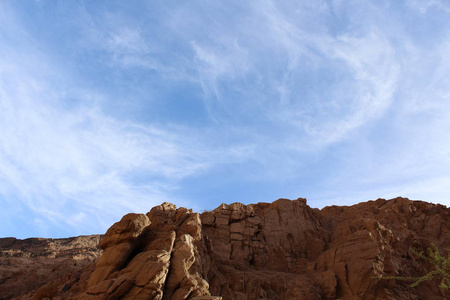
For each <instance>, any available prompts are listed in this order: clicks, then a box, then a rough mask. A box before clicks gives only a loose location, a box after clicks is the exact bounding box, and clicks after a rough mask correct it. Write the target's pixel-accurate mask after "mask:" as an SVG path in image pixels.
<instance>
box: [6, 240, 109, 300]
mask: <svg viewBox="0 0 450 300" xmlns="http://www.w3.org/2000/svg"><path fill="white" fill-rule="evenodd" d="M100 239H101V236H100V235H91V236H79V237H75V238H67V239H38V238H31V239H26V240H18V239H15V238H2V239H0V299H10V298H17V297H23V298H31V297H32V296H31V295H26V294H27V293H29V292H33V291H36V289H38V288H39V287H41V286H43V285H45V284H46V283H48V282H52V281H55V284H54V285H53V286H50V285H49V286H47V287H48V289H53V290H55V289H56V288H58V287H57V286H56V285H57V284H58V283H61V284H62V283H64V284H63V286H62V287H61V289H64V290H68V289H70V288H71V287H72V284H73V283H75V282H77V281H79V280H80V278H81V275H82V271H83V269H84V268H85V267H87V266H89V265H91V264H92V263H93V262H95V261H96V260H97V258H98V257H100V255H101V254H102V251H101V249H100V248H98V247H97V245H98V243H99V241H100ZM43 290H44V288H43Z"/></svg>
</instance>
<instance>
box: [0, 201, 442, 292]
mask: <svg viewBox="0 0 450 300" xmlns="http://www.w3.org/2000/svg"><path fill="white" fill-rule="evenodd" d="M0 241H2V240H0ZM5 243H8V242H7V241H6V240H5V241H2V242H0V246H1V247H2V248H8V249H12V248H11V247H6V246H5ZM431 243H435V244H436V245H437V246H438V247H439V248H440V249H446V248H450V209H449V208H447V207H445V206H442V205H435V204H430V203H426V202H421V201H411V200H408V199H406V198H396V199H392V200H389V201H387V200H384V199H378V200H376V201H369V202H364V203H360V204H357V205H354V206H349V207H347V206H343V207H339V206H331V207H325V208H323V209H322V210H318V209H312V208H310V207H309V206H308V205H307V204H306V200H305V199H297V200H294V201H291V200H286V199H280V200H277V201H275V202H273V203H258V204H251V205H243V204H241V203H233V204H230V205H226V204H222V205H221V206H219V207H218V208H216V209H215V210H213V211H210V212H204V213H202V214H198V213H193V212H192V210H188V209H185V208H176V207H175V206H174V205H173V204H169V203H163V204H162V205H160V206H157V207H154V208H153V209H152V210H151V211H150V212H149V213H147V214H146V215H144V214H128V215H126V216H124V217H123V218H122V220H120V221H119V222H117V223H115V224H114V225H113V226H112V227H111V228H110V229H109V230H108V231H107V232H106V234H105V235H104V237H103V238H102V239H101V241H100V243H99V246H100V247H101V248H102V249H103V251H104V252H103V254H102V256H101V257H100V258H99V259H98V260H97V261H96V263H95V264H92V265H90V266H88V267H86V268H85V269H83V270H81V271H78V272H79V273H78V276H74V275H65V277H64V276H63V277H61V276H60V277H59V278H58V274H52V275H54V276H53V277H49V278H48V283H47V284H46V285H44V286H43V287H41V288H39V289H38V290H36V291H35V292H34V293H30V294H27V295H26V296H22V298H24V299H25V298H27V297H28V298H31V297H34V299H42V298H52V297H53V298H56V297H60V298H72V299H80V300H84V299H92V300H94V299H162V300H166V299H167V300H169V299H173V300H178V299H197V300H199V299H204V300H206V299H217V300H218V299H224V300H227V299H249V300H251V299H280V300H281V299H283V300H284V299H448V298H450V294H449V293H448V292H447V294H443V293H442V292H441V291H440V289H439V288H438V284H437V283H436V282H432V281H430V282H425V283H422V284H421V285H420V286H419V287H416V288H411V287H409V286H408V283H406V282H404V281H398V280H394V279H391V280H378V279H377V277H379V276H380V275H384V276H404V277H415V276H420V275H424V274H426V273H427V272H428V271H429V270H430V266H429V265H427V264H426V263H425V262H422V261H420V260H419V259H418V258H417V257H416V256H415V255H414V254H413V253H412V252H411V251H410V249H411V248H413V249H416V250H418V251H422V250H423V249H426V248H427V247H429V246H430V245H431ZM3 251H10V250H3ZM96 251H97V252H95V253H98V250H96ZM84 253H85V255H88V253H89V251H85V252H84ZM92 257H96V256H95V255H93V256H92ZM36 263H37V264H38V263H39V262H36ZM71 274H73V272H72V273H71ZM12 278H14V276H11V278H10V280H11V279H12ZM61 278H62V279H61ZM52 280H53V281H52ZM3 282H4V283H1V284H0V299H9V298H11V297H12V296H14V297H17V296H19V295H20V294H18V293H16V292H10V293H9V294H7V293H6V290H5V289H3V290H2V287H3V286H4V284H5V283H6V281H4V280H3ZM41 284H42V283H41ZM36 287H37V285H36Z"/></svg>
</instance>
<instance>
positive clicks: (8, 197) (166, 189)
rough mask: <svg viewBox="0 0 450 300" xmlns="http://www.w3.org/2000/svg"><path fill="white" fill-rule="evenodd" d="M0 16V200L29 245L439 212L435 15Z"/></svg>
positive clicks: (157, 10) (276, 7) (325, 9)
mask: <svg viewBox="0 0 450 300" xmlns="http://www.w3.org/2000/svg"><path fill="white" fill-rule="evenodd" d="M0 8H2V9H0V25H1V26H0V28H1V29H0V43H2V45H4V46H2V47H1V48H0V128H1V130H0V177H1V180H0V195H1V196H0V197H1V198H0V201H1V203H2V204H5V206H6V207H8V208H10V209H11V210H14V211H15V212H16V216H21V217H20V218H22V220H25V219H26V217H25V216H28V215H29V216H30V217H29V219H26V220H25V221H24V222H23V224H32V225H31V227H33V226H36V229H35V230H34V231H29V233H28V234H35V235H46V234H47V233H46V232H48V235H50V234H51V235H53V236H54V235H55V234H56V233H55V231H54V230H52V229H51V227H50V226H48V225H45V224H46V223H47V221H50V222H51V224H53V225H54V226H55V227H58V228H60V229H59V231H58V233H57V234H58V235H65V234H66V233H67V232H73V233H72V234H78V233H81V232H82V233H91V232H93V231H94V230H93V229H92V228H99V227H96V226H100V225H99V224H101V226H102V227H101V230H103V229H105V228H106V227H107V226H109V225H110V224H111V223H112V222H113V221H115V220H117V219H118V218H119V217H120V216H121V215H123V214H124V213H126V212H129V211H135V212H136V211H137V212H142V211H146V210H148V209H149V208H150V207H151V206H153V205H155V204H159V203H160V202H162V201H172V202H177V203H179V204H182V205H184V206H190V207H192V206H193V207H196V208H203V207H204V206H206V205H208V206H211V207H212V206H214V205H217V204H218V203H220V202H234V201H242V202H246V201H247V202H254V201H271V200H274V199H276V198H278V197H290V198H295V197H299V196H306V197H308V198H310V200H311V202H310V203H311V204H312V205H313V206H323V205H326V204H329V203H330V202H333V199H334V200H335V202H334V203H333V204H340V203H342V204H351V203H355V202H358V201H362V200H366V199H367V198H376V197H390V196H397V195H406V196H410V197H413V198H415V197H416V198H417V197H419V196H420V197H426V195H428V196H429V197H432V198H433V199H424V200H427V201H434V200H435V201H441V202H443V201H446V200H445V199H446V198H445V197H447V195H448V187H447V186H446V185H445V182H446V180H447V177H448V176H447V174H448V173H447V169H448V166H449V165H450V161H449V159H448V157H450V156H449V152H448V151H449V150H448V149H450V147H449V146H450V145H449V142H448V141H449V140H450V139H448V138H447V137H448V132H450V131H449V130H450V124H449V121H448V120H450V118H449V115H448V112H449V111H450V107H449V103H450V101H448V100H449V99H448V98H449V95H450V90H449V88H448V86H450V82H448V81H449V78H450V74H449V71H448V70H450V61H449V59H448V55H447V53H448V52H449V50H450V46H449V43H448V40H449V39H448V38H449V36H450V33H449V30H448V28H449V27H448V26H445V25H447V23H448V18H446V16H447V14H448V10H447V5H446V4H445V2H436V1H428V2H421V3H419V2H417V1H416V2H414V1H410V2H399V3H396V4H392V3H389V2H387V1H386V2H384V1H381V2H380V1H372V2H370V1H369V2H359V1H350V2H344V1H333V2H329V1H328V2H327V1H318V2H310V1H309V2H308V1H284V2H276V1H260V2H258V3H257V4H255V3H242V2H237V1H236V2H234V1H231V2H227V3H218V2H217V3H213V2H210V3H204V2H201V1H191V2H190V3H189V4H177V5H176V6H175V5H173V4H171V3H169V2H160V3H156V2H146V1H137V2H136V3H135V5H134V6H133V7H128V6H124V5H122V4H121V2H120V1H112V2H108V3H107V4H106V2H102V1H100V2H95V3H94V2H77V3H68V2H60V3H59V4H58V8H57V9H56V10H53V8H52V7H50V6H48V5H47V4H46V3H40V4H39V5H34V4H28V3H19V2H15V3H13V2H8V3H7V2H3V3H2V4H0ZM444 16H445V17H444ZM47 20H51V21H47ZM55 20H57V21H58V22H57V23H58V24H59V26H57V27H55V26H53V24H54V23H55V22H56V21H55ZM52 22H53V23H52ZM43 33H45V34H43ZM38 36H39V38H37V37H38ZM408 191H409V192H408ZM415 195H417V196H415ZM447 201H448V200H447ZM446 203H448V202H446ZM211 207H210V208H211ZM22 215H23V216H22ZM2 217H3V219H4V220H5V221H4V224H8V226H6V225H5V226H3V228H9V229H5V232H6V230H8V232H12V231H11V228H12V227H14V226H17V224H18V222H17V221H16V219H15V218H13V217H12V216H11V215H9V214H7V213H3V214H2ZM24 226H25V225H24ZM72 229H73V230H77V231H71V230H72ZM21 230H22V229H21ZM17 232H18V231H17ZM22 232H24V231H23V230H22ZM34 232H35V233H34ZM0 234H2V233H0ZM5 234H6V233H5Z"/></svg>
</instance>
